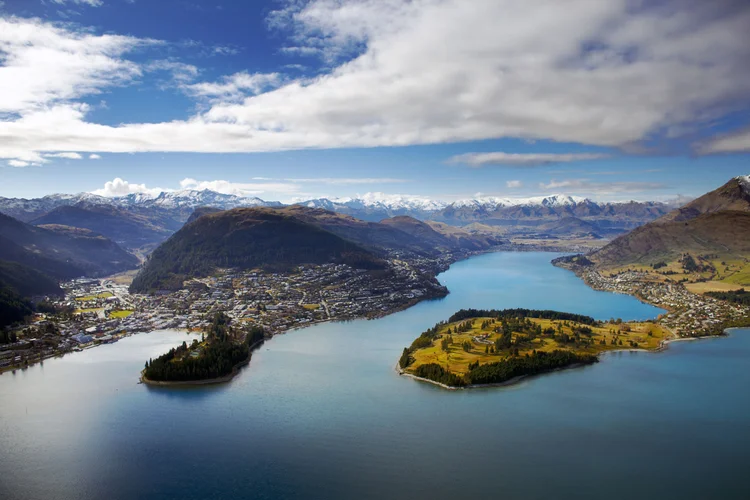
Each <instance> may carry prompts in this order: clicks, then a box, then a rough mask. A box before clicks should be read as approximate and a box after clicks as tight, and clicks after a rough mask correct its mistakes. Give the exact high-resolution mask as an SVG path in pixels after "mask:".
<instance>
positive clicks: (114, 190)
mask: <svg viewBox="0 0 750 500" xmlns="http://www.w3.org/2000/svg"><path fill="white" fill-rule="evenodd" d="M163 191H168V190H165V189H162V188H147V187H146V185H145V184H133V183H130V182H128V181H126V180H123V179H121V178H119V177H117V178H115V179H114V180H111V181H107V182H105V183H104V187H103V188H101V189H97V190H95V191H92V193H93V194H97V195H99V196H106V197H113V196H126V195H129V194H134V193H145V194H150V195H154V196H156V195H158V194H159V193H161V192H163Z"/></svg>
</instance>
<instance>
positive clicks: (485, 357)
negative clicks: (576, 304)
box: [406, 318, 671, 375]
mask: <svg viewBox="0 0 750 500" xmlns="http://www.w3.org/2000/svg"><path fill="white" fill-rule="evenodd" d="M488 319H490V318H474V319H472V320H471V321H472V323H473V328H472V330H471V331H469V332H466V333H454V334H452V337H453V344H452V345H451V346H449V349H448V351H447V352H446V351H443V349H442V347H441V340H442V337H443V336H444V335H446V332H447V330H448V328H453V329H454V330H455V326H456V325H458V324H460V323H463V321H459V322H456V323H450V324H448V325H445V326H443V327H442V328H441V329H440V331H439V332H438V333H439V335H440V338H438V339H437V340H435V341H434V342H433V345H432V346H430V347H426V348H424V349H419V350H416V351H414V352H413V353H412V356H413V357H414V362H413V363H412V364H411V365H409V368H408V369H407V370H406V371H407V372H413V371H414V370H415V369H416V368H417V367H418V366H420V365H423V364H428V363H437V364H439V365H441V366H442V367H443V368H445V369H447V370H449V371H451V372H453V373H456V374H458V375H463V374H466V373H467V372H468V371H469V370H468V365H469V364H470V363H473V362H475V361H479V362H480V363H481V364H485V363H492V362H495V361H500V360H502V359H504V358H506V357H507V356H508V355H509V352H508V350H503V351H500V352H498V353H495V354H488V353H485V345H484V344H480V343H477V342H474V341H473V337H475V336H479V335H482V334H485V333H489V334H490V337H489V340H490V341H492V342H493V343H494V341H495V340H496V339H497V338H498V337H499V336H500V335H499V334H496V333H494V332H492V330H493V329H494V328H496V327H499V326H500V322H499V321H498V322H497V323H495V324H492V325H490V327H489V328H488V329H486V330H482V328H481V325H482V322H484V321H486V320H488ZM530 319H531V321H532V322H534V323H536V324H539V325H540V326H541V327H542V329H545V328H547V327H550V326H551V327H552V328H554V329H557V327H558V324H560V323H562V324H563V333H567V334H571V333H572V330H573V327H575V326H585V325H581V324H578V323H575V322H572V321H554V320H545V319H536V318H530ZM590 328H591V329H592V330H593V333H592V336H591V338H593V340H594V344H593V345H591V346H585V347H576V346H575V345H574V344H560V343H558V342H556V341H555V340H554V339H552V338H550V337H548V336H543V337H540V338H536V339H534V340H532V341H531V342H529V343H526V344H523V345H519V346H518V351H519V354H520V355H523V354H525V353H531V352H532V351H533V350H537V351H553V350H555V349H565V350H569V351H573V352H577V353H587V354H598V353H600V352H604V351H613V350H621V349H630V348H632V347H631V346H630V343H629V341H636V342H638V348H640V349H648V350H653V349H657V348H659V347H660V345H661V342H662V341H663V340H665V339H668V338H671V333H670V332H669V331H667V330H666V329H664V328H663V327H661V326H659V325H657V324H654V323H648V322H643V323H639V322H627V323H622V324H620V325H617V324H613V323H605V324H604V326H602V327H590ZM626 328H629V329H630V331H624V329H626ZM613 332H614V333H613ZM649 332H651V335H649V334H648V333H649ZM516 336H517V335H516V333H515V332H514V333H513V339H514V341H515V339H516ZM602 338H604V339H605V341H606V345H601V344H599V341H600V340H601V339H602ZM613 338H615V339H616V340H618V341H619V340H622V345H619V343H618V344H617V345H612V344H611V340H612V339H613ZM467 340H468V341H469V342H471V343H472V347H471V350H470V351H469V352H466V351H464V350H463V348H462V344H463V342H464V341H467Z"/></svg>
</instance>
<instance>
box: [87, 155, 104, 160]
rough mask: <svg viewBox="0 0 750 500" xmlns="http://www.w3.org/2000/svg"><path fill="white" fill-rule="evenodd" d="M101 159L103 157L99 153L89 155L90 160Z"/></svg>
mask: <svg viewBox="0 0 750 500" xmlns="http://www.w3.org/2000/svg"><path fill="white" fill-rule="evenodd" d="M101 159H102V157H101V155H98V154H90V155H89V160H101Z"/></svg>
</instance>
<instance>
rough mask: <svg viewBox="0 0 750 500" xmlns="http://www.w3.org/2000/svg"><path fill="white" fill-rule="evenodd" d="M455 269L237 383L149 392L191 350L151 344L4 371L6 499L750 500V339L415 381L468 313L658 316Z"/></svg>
mask: <svg viewBox="0 0 750 500" xmlns="http://www.w3.org/2000/svg"><path fill="white" fill-rule="evenodd" d="M554 256H555V255H554V254H544V253H498V254H488V255H483V256H479V257H475V258H472V259H469V260H466V261H462V262H459V263H456V264H455V265H454V266H452V267H451V269H450V270H448V271H447V272H446V273H444V274H443V275H441V276H440V280H441V281H442V282H443V283H444V284H445V285H446V286H448V288H449V289H450V290H451V294H450V295H449V296H448V297H446V298H445V299H441V300H438V301H431V302H424V303H421V304H419V305H417V306H415V307H413V308H410V309H408V310H406V311H402V312H399V313H397V314H394V315H391V316H387V317H385V318H381V319H378V320H372V321H366V320H361V321H352V322H346V323H328V324H319V325H315V326H313V327H310V328H306V329H303V330H299V331H294V332H290V333H288V334H285V335H280V336H277V337H274V338H273V339H272V340H271V341H269V342H267V343H266V344H265V345H264V346H263V347H262V348H261V349H260V350H259V351H257V352H256V353H255V354H254V356H253V359H252V361H251V363H250V365H249V366H248V367H246V368H245V369H243V370H242V372H241V373H240V374H239V375H238V376H237V377H236V378H235V379H234V380H233V381H232V382H230V383H229V384H226V385H223V386H221V387H199V388H190V389H187V388H186V389H165V388H151V387H147V386H144V385H139V384H137V380H138V373H139V371H140V369H141V368H142V366H143V362H144V360H145V359H147V358H148V357H153V356H155V355H158V354H159V353H160V352H162V351H163V350H164V349H165V348H166V347H167V346H170V345H175V344H177V343H180V342H181V341H182V340H183V339H185V338H186V334H185V333H181V332H153V333H150V334H140V335H136V336H132V337H129V338H127V339H124V340H122V341H121V342H118V343H117V344H113V345H108V346H102V347H99V348H96V349H93V350H90V351H85V352H83V353H78V354H75V355H71V356H66V357H65V358H63V359H57V360H48V361H46V362H45V363H44V366H35V367H32V368H30V369H28V370H26V371H23V372H17V373H16V375H11V374H5V375H2V376H0V471H2V476H1V477H0V498H8V499H17V498H18V499H22V498H32V499H36V498H47V499H50V498H56V499H57V498H60V499H66V500H67V499H98V498H112V499H131V498H132V499H135V498H196V499H198V498H234V497H240V498H269V499H276V498H326V499H330V498H342V499H344V498H347V499H348V498H384V497H387V498H411V499H416V498H451V499H455V498H470V497H474V498H499V497H502V498H602V497H608V498H633V497H639V498H665V497H666V498H672V497H679V498H696V499H697V498H748V497H750V490H749V489H748V486H747V483H746V481H745V480H744V475H745V472H746V470H747V467H748V466H749V465H750V417H749V415H750V391H748V390H747V388H748V387H750V363H748V360H750V332H748V331H746V330H737V331H733V332H732V334H731V335H730V336H728V337H726V338H721V339H711V340H700V341H695V342H679V343H673V344H670V346H669V348H668V349H667V350H666V351H664V352H660V353H626V352H623V353H616V354H611V355H607V356H605V357H604V358H603V360H602V362H601V363H598V364H596V365H594V366H591V367H585V368H580V369H573V370H567V371H562V372H556V373H553V374H550V375H545V376H542V377H536V378H533V379H530V380H528V381H524V382H522V383H520V384H518V385H516V386H512V387H507V388H488V389H476V390H472V391H458V392H455V391H445V390H442V389H440V388H438V387H434V386H431V385H429V384H423V383H419V382H416V381H413V380H410V379H408V378H404V377H399V376H398V375H397V374H396V373H395V372H394V370H393V366H394V364H395V362H396V360H397V359H398V356H399V355H400V352H401V350H402V349H403V347H405V346H406V345H408V344H409V343H410V342H411V340H413V338H414V337H415V336H416V335H418V334H419V333H420V332H421V331H423V330H424V329H425V328H428V327H430V326H432V325H433V324H434V323H435V322H437V321H440V320H442V319H445V318H447V317H448V316H449V315H450V314H452V313H453V312H455V310H457V309H460V308H462V307H483V308H484V307H487V308H489V307H496V308H505V307H529V308H545V309H546V308H549V309H559V310H565V311H570V312H577V313H582V314H590V315H592V316H594V317H597V318H600V319H608V318H609V317H622V318H623V319H645V318H649V317H654V316H655V315H657V314H658V313H659V310H658V309H656V308H653V307H651V306H648V305H646V304H642V303H640V302H638V301H637V300H635V299H633V298H632V297H629V296H625V295H615V294H609V293H604V292H596V291H593V290H591V289H589V288H588V287H586V286H585V285H584V284H583V283H582V282H580V281H579V280H578V279H577V278H576V277H575V276H574V275H573V274H572V273H570V272H568V271H565V270H562V269H558V268H555V267H553V266H551V265H550V264H549V261H550V260H551V259H552V258H553V257H554Z"/></svg>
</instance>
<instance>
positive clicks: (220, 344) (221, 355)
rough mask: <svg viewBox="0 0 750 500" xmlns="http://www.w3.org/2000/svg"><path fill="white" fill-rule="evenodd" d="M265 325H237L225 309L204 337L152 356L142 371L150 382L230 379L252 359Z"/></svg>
mask: <svg viewBox="0 0 750 500" xmlns="http://www.w3.org/2000/svg"><path fill="white" fill-rule="evenodd" d="M264 339H265V332H264V330H263V328H262V327H259V326H249V327H241V326H235V325H234V324H233V323H232V320H231V318H229V316H227V315H226V314H224V313H223V312H220V313H217V314H215V315H214V317H213V319H212V321H211V323H210V324H209V325H208V327H207V328H206V331H205V332H204V334H203V336H202V339H201V341H200V342H199V341H198V340H197V339H195V340H193V342H192V344H190V345H188V344H187V342H183V343H182V345H181V346H179V347H176V348H172V349H170V350H169V352H167V353H165V354H163V355H161V356H159V357H158V358H156V359H150V360H148V361H147V362H146V366H145V368H144V369H143V371H142V372H141V381H142V382H143V383H145V384H149V385H158V386H173V385H204V384H217V383H221V382H228V381H229V380H231V379H232V378H233V377H234V376H235V375H236V374H237V373H238V371H239V368H240V367H241V366H243V365H246V364H247V363H248V362H249V361H250V356H251V355H252V351H253V349H254V348H256V347H257V346H259V345H260V344H261V343H263V341H264Z"/></svg>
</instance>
